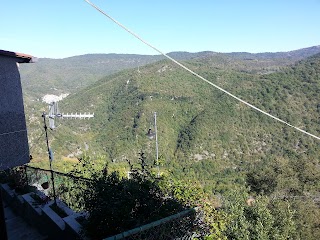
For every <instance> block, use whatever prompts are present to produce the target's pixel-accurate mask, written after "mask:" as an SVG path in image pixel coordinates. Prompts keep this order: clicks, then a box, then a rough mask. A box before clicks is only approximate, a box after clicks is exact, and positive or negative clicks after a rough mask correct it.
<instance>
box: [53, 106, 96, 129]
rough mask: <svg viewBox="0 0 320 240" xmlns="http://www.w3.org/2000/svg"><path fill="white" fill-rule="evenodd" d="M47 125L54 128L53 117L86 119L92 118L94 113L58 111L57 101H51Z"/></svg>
mask: <svg viewBox="0 0 320 240" xmlns="http://www.w3.org/2000/svg"><path fill="white" fill-rule="evenodd" d="M48 117H49V127H50V128H51V129H55V128H56V127H55V125H54V119H55V118H57V117H58V118H71V119H75V118H80V119H87V118H93V117H94V113H92V114H91V113H84V114H82V113H75V114H74V113H71V114H69V113H67V114H64V113H60V111H59V107H58V102H51V103H50V104H49V115H48Z"/></svg>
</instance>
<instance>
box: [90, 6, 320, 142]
mask: <svg viewBox="0 0 320 240" xmlns="http://www.w3.org/2000/svg"><path fill="white" fill-rule="evenodd" d="M84 1H86V2H87V3H88V4H89V5H91V6H92V7H93V8H95V9H96V10H97V11H99V12H100V13H102V14H103V15H104V16H106V17H107V18H109V19H110V20H111V21H113V22H114V23H115V24H117V25H118V26H120V27H121V28H122V29H124V30H125V31H127V32H128V33H130V34H131V35H133V36H134V37H135V38H137V39H138V40H140V41H141V42H142V43H144V44H145V45H147V46H149V47H150V48H152V49H153V50H155V51H156V52H158V53H160V54H161V55H163V56H165V57H166V58H168V59H169V60H171V61H172V62H174V63H175V64H177V65H178V66H180V67H181V68H183V69H185V70H186V71H188V72H189V73H191V74H192V75H194V76H196V77H198V78H200V79H201V80H203V81H204V82H206V83H208V84H210V85H211V86H213V87H215V88H217V89H218V90H220V91H222V92H224V93H226V94H227V95H229V96H231V97H232V98H234V99H236V100H238V101H239V102H242V103H243V104H245V105H247V106H248V107H250V108H252V109H254V110H256V111H258V112H260V113H262V114H264V115H266V116H268V117H271V118H273V119H274V120H276V121H278V122H281V123H283V124H285V125H287V126H289V127H291V128H293V129H295V130H297V131H300V132H302V133H304V134H307V135H309V136H311V137H313V138H315V139H317V140H320V137H318V136H316V135H314V134H312V133H309V132H307V131H305V130H303V129H301V128H298V127H296V126H293V125H292V124H290V123H288V122H286V121H284V120H282V119H280V118H278V117H276V116H273V115H272V114H270V113H268V112H265V111H263V110H262V109H260V108H258V107H256V106H254V105H252V104H250V103H248V102H246V101H244V100H242V99H241V98H239V97H237V96H235V95H233V94H232V93H230V92H228V91H227V90H225V89H223V88H221V87H219V86H218V85H216V84H214V83H212V82H210V81H209V80H207V79H205V78H204V77H202V76H200V75H199V74H197V73H196V72H194V71H192V70H191V69H189V68H188V67H186V66H184V65H183V64H182V63H180V62H178V61H177V60H175V59H173V58H172V57H170V56H168V55H167V54H165V53H164V52H162V51H161V50H159V49H158V48H156V47H154V46H153V45H151V44H150V43H148V42H146V41H145V40H143V39H142V38H141V37H139V36H138V35H137V34H136V33H134V32H132V31H131V30H130V29H128V28H127V27H125V26H124V25H123V24H121V23H120V22H118V21H117V20H115V19H114V18H112V17H111V16H110V15H108V14H107V13H105V12H104V11H103V10H101V9H100V8H98V7H97V6H96V5H94V4H93V3H91V2H90V1H89V0H84Z"/></svg>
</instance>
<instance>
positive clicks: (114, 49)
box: [0, 0, 320, 58]
mask: <svg viewBox="0 0 320 240" xmlns="http://www.w3.org/2000/svg"><path fill="white" fill-rule="evenodd" d="M91 1H92V2H93V3H94V4H96V5H97V6H99V7H100V8H101V9H102V10H104V11H105V12H107V13H108V14H110V15H111V16H112V17H114V18H115V19H117V20H118V21H119V22H121V23H122V24H124V25H125V26H127V27H128V28H130V29H131V30H132V31H133V32H135V33H137V34H138V35H140V36H141V37H142V38H144V39H145V40H146V41H148V42H150V43H151V44H153V45H154V46H156V47H157V48H159V49H160V50H162V51H164V52H171V51H188V52H199V51H216V52H244V51H246V52H276V51H290V50H296V49H299V48H304V47H310V46H315V45H320V0H265V1H262V0H261V1H260V0H250V1H249V0H159V1H156V0H153V1H152V0H91ZM0 3H1V4H0V6H1V14H0V30H1V31H0V49H3V50H9V51H16V52H22V53H27V54H31V55H33V56H36V57H49V58H64V57H70V56H74V55H82V54H87V53H134V54H157V52H155V51H154V50H152V49H150V48H149V47H147V46H145V45H143V44H142V43H141V42H139V41H138V40H136V39H135V38H134V37H133V36H131V35H129V34H128V33H127V32H125V31H124V30H122V29H121V28H119V27H118V26H116V25H115V24H114V23H113V22H111V21H110V20H109V19H108V18H106V17H105V16H103V15H102V14H101V13H99V12H97V11H96V10H95V9H94V8H92V7H91V6H90V5H88V4H87V3H86V2H85V1H84V0H51V1H49V0H29V1H25V0H10V1H6V0H0Z"/></svg>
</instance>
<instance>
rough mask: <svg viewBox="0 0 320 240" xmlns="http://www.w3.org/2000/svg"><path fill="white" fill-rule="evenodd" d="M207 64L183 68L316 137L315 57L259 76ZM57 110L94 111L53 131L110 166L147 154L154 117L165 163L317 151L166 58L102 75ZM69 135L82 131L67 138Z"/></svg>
mask: <svg viewBox="0 0 320 240" xmlns="http://www.w3.org/2000/svg"><path fill="white" fill-rule="evenodd" d="M212 61H213V60H212V59H207V58H204V59H202V60H201V61H200V60H199V59H195V60H188V61H187V63H186V64H188V66H189V67H190V68H192V69H194V70H195V71H197V72H198V73H200V74H201V75H202V76H204V77H206V78H207V79H209V80H210V81H212V82H214V83H215V84H218V85H219V86H221V87H223V88H225V89H227V90H229V91H231V92H232V93H234V94H236V95H238V96H240V97H241V98H243V99H244V100H247V101H249V102H250V103H253V104H255V105H256V106H258V107H260V108H261V109H263V110H265V111H267V112H269V113H271V114H274V115H276V116H278V117H280V118H282V119H284V120H286V121H289V122H290V123H292V124H295V125H297V126H300V127H302V128H303V129H306V130H308V131H311V132H313V133H315V134H316V135H320V128H319V126H320V122H319V119H320V109H319V102H320V98H319V94H318V92H319V91H320V88H319V87H320V85H319V81H320V78H319V74H320V68H319V67H320V54H318V55H315V56H314V57H310V58H308V59H306V60H302V61H301V62H298V63H297V64H296V65H294V66H292V67H287V68H285V69H283V70H282V71H279V72H276V73H271V74H263V75H261V74H252V73H247V72H239V71H235V70H232V69H225V68H221V69H218V68H216V67H212ZM200 62H201V64H200ZM60 107H61V109H63V111H64V112H72V111H73V112H80V111H82V112H95V118H94V119H91V120H88V121H80V120H74V121H68V120H63V121H62V120H61V122H60V123H61V125H62V127H61V128H60V129H61V130H59V131H61V132H60V133H61V134H62V135H64V134H67V135H66V136H64V137H63V138H64V139H69V140H68V141H70V142H72V141H74V142H76V143H74V147H75V149H76V147H78V146H82V145H84V140H81V139H86V140H85V142H86V144H88V145H89V146H90V149H91V151H92V152H95V153H98V152H100V153H105V154H107V155H108V158H110V159H111V160H114V161H121V159H122V157H124V156H126V157H131V158H132V157H133V156H137V152H138V151H139V150H141V149H143V150H145V151H146V152H147V153H148V154H152V152H153V149H152V147H151V146H150V143H148V139H147V138H146V137H145V134H146V131H147V130H148V129H149V128H152V126H153V118H152V116H153V112H154V111H156V112H158V130H159V147H160V149H161V154H162V155H163V156H164V158H165V159H174V158H176V157H177V156H180V155H181V154H182V155H183V156H184V158H186V159H192V160H193V161H195V160H197V159H198V160H199V159H215V160H216V161H224V159H232V161H236V160H237V161H239V160H240V159H246V160H250V161H252V160H253V159H255V158H261V157H262V156H266V155H269V156H271V155H272V154H274V153H276V154H277V155H281V156H288V154H293V155H297V156H298V155H301V154H302V153H304V152H305V151H311V152H312V151H315V152H319V148H318V147H317V145H316V144H315V142H314V141H313V139H311V138H309V137H306V136H305V135H303V134H301V133H298V132H295V131H293V130H292V129H290V128H287V127H286V126H284V125H283V124H280V123H278V122H275V121H274V120H272V119H270V118H268V117H266V116H264V115H261V114H260V113H258V112H256V111H254V110H252V109H249V108H247V107H246V106H244V105H242V104H241V103H239V102H237V101H235V100H234V99H232V98H230V97H229V96H226V95H225V94H223V93H221V92H220V91H218V90H216V89H214V88H212V87H209V86H208V85H207V84H205V83H203V82H202V81H200V80H198V79H196V78H195V77H193V76H191V75H190V74H188V73H186V72H185V71H183V70H182V69H180V68H179V67H178V66H176V65H175V64H173V63H171V62H169V61H166V60H165V61H159V62H156V63H153V64H150V65H147V66H144V67H141V68H140V70H139V72H138V71H137V70H125V71H122V72H119V73H116V74H113V75H111V76H108V77H105V78H103V79H101V80H99V81H97V82H95V83H94V84H92V85H90V86H88V87H87V88H85V89H84V90H82V91H79V92H77V93H75V94H71V95H70V96H69V97H67V98H66V99H65V100H64V101H62V102H61V104H60ZM68 129H69V130H68ZM70 129H82V130H81V131H80V132H81V133H77V134H74V133H72V132H74V131H71V130H70ZM72 139H73V140H72ZM74 139H76V140H74ZM304 142H308V144H307V145H308V147H306V145H305V144H302V143H304ZM71 148H72V147H71ZM82 148H83V146H82ZM311 149H312V150H311ZM74 151H76V150H74ZM270 154H271V155H270ZM310 154H311V153H310ZM311 155H312V154H311ZM133 158H134V157H133ZM242 161H243V160H242Z"/></svg>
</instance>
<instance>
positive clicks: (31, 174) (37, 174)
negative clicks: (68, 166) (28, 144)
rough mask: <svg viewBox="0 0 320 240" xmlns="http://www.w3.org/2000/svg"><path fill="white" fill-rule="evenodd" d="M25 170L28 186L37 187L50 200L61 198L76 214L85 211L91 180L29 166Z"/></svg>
mask: <svg viewBox="0 0 320 240" xmlns="http://www.w3.org/2000/svg"><path fill="white" fill-rule="evenodd" d="M24 168H25V176H26V181H27V185H29V186H34V187H36V188H37V189H38V191H40V192H43V193H44V196H47V197H48V198H50V199H51V198H52V199H56V198H59V199H60V200H61V201H63V202H64V203H65V204H67V205H68V207H70V208H71V209H72V210H74V211H76V212H80V211H83V210H84V196H85V195H86V191H89V189H88V183H89V182H92V180H91V179H88V178H83V177H78V176H74V175H71V174H67V173H61V172H57V171H53V170H47V169H42V168H37V167H32V166H28V165H25V166H24ZM51 174H52V176H53V178H51ZM52 181H54V184H52ZM53 187H54V188H55V189H53Z"/></svg>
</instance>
